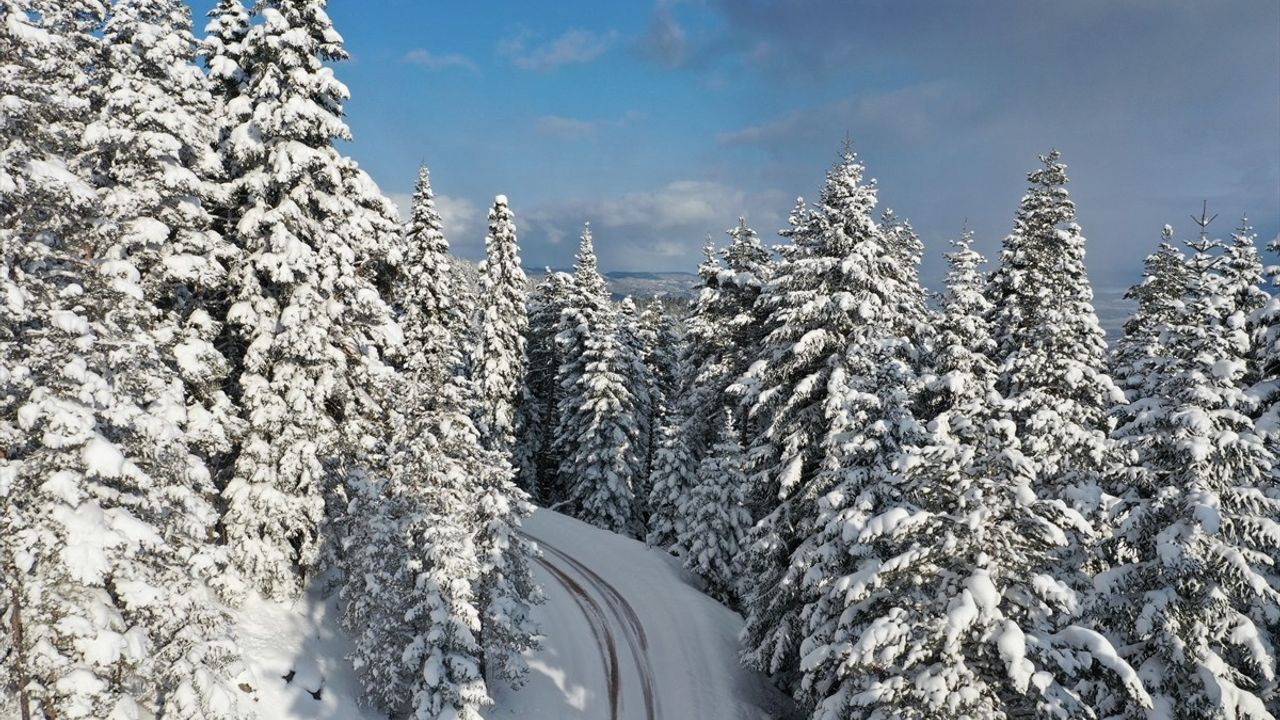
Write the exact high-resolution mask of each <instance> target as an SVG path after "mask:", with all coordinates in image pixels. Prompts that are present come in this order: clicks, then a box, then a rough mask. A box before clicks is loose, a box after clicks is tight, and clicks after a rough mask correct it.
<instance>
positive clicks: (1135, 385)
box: [1110, 225, 1186, 422]
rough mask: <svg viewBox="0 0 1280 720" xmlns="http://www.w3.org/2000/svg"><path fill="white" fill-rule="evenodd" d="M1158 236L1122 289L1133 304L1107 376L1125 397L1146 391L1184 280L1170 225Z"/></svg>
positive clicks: (1132, 397)
mask: <svg viewBox="0 0 1280 720" xmlns="http://www.w3.org/2000/svg"><path fill="white" fill-rule="evenodd" d="M1161 237H1162V242H1161V243H1160V247H1159V248H1158V249H1157V250H1156V251H1155V252H1154V253H1152V254H1150V255H1148V256H1147V259H1146V261H1145V262H1144V269H1143V273H1142V281H1141V282H1140V283H1138V284H1137V285H1134V286H1133V287H1132V288H1130V289H1129V291H1128V292H1127V293H1125V298H1126V299H1128V300H1133V301H1135V302H1136V303H1137V308H1136V309H1135V310H1134V314H1133V316H1132V317H1130V318H1129V319H1128V320H1126V321H1125V324H1124V335H1123V336H1122V337H1121V338H1120V340H1119V341H1118V342H1117V343H1116V346H1115V350H1114V351H1113V352H1112V353H1111V357H1110V370H1111V376H1112V377H1113V378H1115V381H1116V384H1117V385H1119V386H1120V388H1121V389H1122V390H1123V391H1124V393H1125V396H1126V400H1127V401H1133V400H1137V399H1138V398H1140V397H1145V396H1146V395H1148V394H1149V392H1150V388H1148V387H1146V381H1147V380H1148V379H1149V378H1151V377H1152V376H1154V375H1156V374H1157V373H1156V366H1158V365H1159V364H1161V363H1162V362H1164V359H1165V358H1167V356H1168V347H1167V345H1166V344H1165V343H1166V341H1165V340H1164V339H1162V338H1161V334H1162V333H1163V332H1164V330H1165V329H1167V327H1168V325H1169V323H1170V322H1171V321H1172V320H1173V316H1174V314H1175V313H1176V310H1177V307H1176V306H1177V303H1178V301H1179V300H1180V299H1181V297H1182V290H1183V287H1184V284H1185V275H1186V259H1185V258H1184V257H1183V255H1182V252H1181V251H1180V250H1178V248H1177V247H1175V246H1174V245H1173V244H1172V243H1171V240H1172V237H1173V228H1172V227H1170V226H1168V225H1166V226H1165V227H1164V230H1163V231H1162V235H1161ZM1122 407H1123V406H1122ZM1121 422H1123V421H1121Z"/></svg>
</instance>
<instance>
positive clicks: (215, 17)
mask: <svg viewBox="0 0 1280 720" xmlns="http://www.w3.org/2000/svg"><path fill="white" fill-rule="evenodd" d="M249 21H250V16H249V10H248V9H247V8H245V6H244V2H243V0H218V4H217V5H215V6H214V7H213V9H212V10H210V11H209V22H208V23H207V24H206V25H205V28H204V32H205V37H204V39H203V42H202V43H201V45H200V56H201V57H202V58H203V59H204V64H205V68H207V70H208V77H209V82H210V83H211V85H212V89H213V101H214V103H215V107H216V112H215V113H214V115H213V118H214V120H215V122H216V126H215V127H214V128H213V129H212V131H213V132H214V133H215V140H216V141H217V142H218V143H219V144H220V143H222V142H223V141H225V140H226V139H227V136H228V135H230V133H231V130H232V128H234V127H236V126H237V125H239V124H240V123H241V122H242V121H243V119H244V116H245V114H246V113H247V111H248V110H249V105H248V103H246V102H244V101H243V99H242V98H241V95H242V92H243V90H244V84H245V81H246V80H247V77H246V74H245V71H244V68H243V67H242V66H241V63H242V62H243V60H244V58H243V52H244V40H245V38H246V37H247V36H248V35H249Z"/></svg>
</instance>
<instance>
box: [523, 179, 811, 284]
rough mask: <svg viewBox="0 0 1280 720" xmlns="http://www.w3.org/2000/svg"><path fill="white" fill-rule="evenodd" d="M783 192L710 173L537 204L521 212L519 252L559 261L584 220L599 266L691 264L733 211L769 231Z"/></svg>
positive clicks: (539, 261) (564, 260) (565, 258)
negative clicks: (746, 185) (743, 185)
mask: <svg viewBox="0 0 1280 720" xmlns="http://www.w3.org/2000/svg"><path fill="white" fill-rule="evenodd" d="M787 205H788V199H787V197H786V196H785V195H784V194H783V193H780V192H777V191H763V192H750V191H747V190H743V189H741V188H737V187H733V186H730V185H726V184H724V183H721V182H716V181H713V180H676V181H674V182H670V183H667V184H665V185H662V186H659V187H656V188H652V189H647V190H640V191H636V192H630V193H624V194H621V195H614V196H608V197H596V198H576V199H570V200H563V201H560V202H553V203H547V204H543V205H540V206H537V207H534V208H531V209H530V210H529V211H528V212H526V213H524V222H523V225H522V227H523V228H524V229H525V232H524V233H523V234H522V236H521V241H522V243H523V247H524V248H525V251H526V252H525V257H526V259H528V260H530V262H531V263H532V264H534V265H544V264H545V265H551V266H554V267H564V266H567V265H568V263H569V262H570V260H571V256H572V248H573V240H574V239H575V238H577V236H578V233H579V232H580V231H581V230H582V223H583V222H584V221H590V222H591V226H592V227H593V228H595V229H596V250H597V251H598V252H599V253H600V261H601V264H602V266H603V267H606V268H609V269H631V268H647V269H657V270H682V269H688V268H690V267H694V266H695V265H696V264H697V259H698V257H699V253H700V249H701V247H702V243H703V239H704V238H705V237H706V235H707V234H708V233H710V234H711V235H712V236H713V237H715V238H716V239H717V240H722V238H723V232H724V229H725V228H727V227H729V225H731V224H732V222H733V219H734V218H736V217H738V216H739V215H748V216H749V217H748V219H749V220H750V221H751V222H752V223H754V224H755V226H756V227H757V228H758V229H759V230H760V231H761V235H762V236H763V237H766V238H767V237H769V236H771V235H772V234H773V230H774V229H775V228H777V227H780V225H779V224H778V223H780V222H782V220H783V217H782V213H781V211H782V210H784V209H785V208H786V207H787Z"/></svg>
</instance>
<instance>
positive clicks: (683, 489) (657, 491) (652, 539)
mask: <svg viewBox="0 0 1280 720" xmlns="http://www.w3.org/2000/svg"><path fill="white" fill-rule="evenodd" d="M679 387H685V386H684V385H681V386H679ZM685 412H687V410H686V408H685V406H684V403H678V404H677V406H676V407H675V409H673V410H672V411H671V413H669V414H668V415H667V416H666V418H665V419H664V420H663V422H662V424H661V425H659V426H658V432H657V448H656V450H655V452H654V456H653V467H652V469H651V470H650V473H649V476H650V479H651V483H652V485H651V487H650V489H649V502H648V508H649V518H648V524H647V526H646V534H645V542H646V543H648V544H649V545H651V546H652V547H656V548H661V549H663V550H666V551H667V552H669V553H672V554H674V555H677V556H684V555H685V554H686V551H685V547H684V546H683V545H682V544H681V540H682V539H684V538H687V537H688V532H687V531H686V529H685V528H686V524H687V522H688V519H687V518H686V517H685V515H684V511H683V508H686V507H688V505H687V503H688V502H689V495H690V493H691V492H692V491H693V489H694V487H695V486H696V485H697V483H698V462H697V461H696V460H695V459H694V458H693V456H692V455H691V454H690V452H689V443H688V442H686V438H685V437H684V432H685V428H686V427H687V426H688V425H689V421H688V419H687V418H686V417H685V415H684V413H685Z"/></svg>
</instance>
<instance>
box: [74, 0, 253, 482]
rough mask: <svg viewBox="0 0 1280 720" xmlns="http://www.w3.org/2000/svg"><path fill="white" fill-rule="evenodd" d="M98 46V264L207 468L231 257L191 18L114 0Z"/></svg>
mask: <svg viewBox="0 0 1280 720" xmlns="http://www.w3.org/2000/svg"><path fill="white" fill-rule="evenodd" d="M104 44H105V46H106V49H105V53H104V56H105V59H104V62H103V66H102V69H101V71H100V72H101V75H102V80H103V83H104V84H105V86H106V89H105V91H104V97H103V102H102V108H101V110H100V111H99V112H98V115H97V118H96V119H95V120H94V122H92V123H90V125H89V127H88V128H87V130H86V132H85V142H86V143H87V144H88V147H87V148H86V162H87V163H89V166H90V168H91V172H92V175H93V177H94V182H95V184H96V185H97V186H98V187H99V196H100V197H101V198H102V212H103V214H104V215H105V216H106V218H107V221H106V222H105V223H103V225H102V227H101V229H100V231H99V232H100V233H102V235H103V239H102V245H103V248H102V250H101V252H100V253H98V256H99V257H100V258H101V259H103V260H106V261H107V264H106V267H107V268H109V272H111V273H113V274H114V275H115V276H116V284H117V285H118V286H120V287H122V288H126V289H127V288H128V287H129V286H131V285H136V287H137V288H139V289H140V290H141V291H142V292H143V293H144V294H145V296H146V299H147V301H148V302H149V303H150V304H152V305H154V306H155V313H154V314H155V315H156V316H155V317H154V318H153V319H152V320H151V324H152V326H153V328H154V331H153V332H154V334H155V335H156V340H157V342H159V343H161V344H162V345H163V346H164V348H165V352H166V353H167V354H169V355H171V357H172V360H171V362H172V363H173V364H175V366H176V368H177V369H178V371H179V372H180V373H181V375H182V377H183V379H184V381H185V383H186V388H187V395H188V402H189V404H190V408H189V410H188V422H187V427H186V432H187V436H188V440H189V442H190V443H192V445H193V447H195V448H196V449H197V450H198V452H199V453H200V454H201V456H202V457H204V458H205V459H206V461H207V463H208V464H209V466H210V469H211V470H213V471H217V470H219V469H221V468H222V467H223V466H224V465H225V463H226V460H225V458H226V455H227V453H229V452H230V450H231V448H232V443H233V442H234V440H235V438H236V436H237V434H238V429H239V427H240V420H239V418H238V417H237V410H236V408H235V406H234V404H233V403H232V401H231V399H230V398H229V397H228V396H227V394H226V392H225V391H224V389H223V388H224V386H225V384H226V378H227V376H228V374H229V372H230V363H229V361H228V359H227V358H226V357H225V356H224V355H223V353H222V352H221V351H220V350H219V349H218V347H217V344H218V341H219V337H220V335H221V333H222V332H223V323H222V322H220V319H222V318H225V315H226V305H225V302H224V298H225V296H226V293H227V269H226V266H227V263H228V262H230V261H232V260H234V258H235V256H236V250H235V248H234V247H232V246H231V245H230V244H229V243H227V242H226V241H225V240H224V239H223V238H222V237H221V235H219V234H218V233H217V232H216V231H214V230H213V218H212V217H211V215H210V213H209V210H210V209H211V208H216V206H217V195H218V187H217V184H216V183H217V181H218V178H219V175H220V172H221V166H220V161H219V158H218V156H217V154H216V153H215V151H214V143H215V137H214V131H213V129H212V128H211V127H210V126H209V124H208V118H209V116H210V114H211V113H212V112H213V100H212V97H211V95H210V93H209V90H208V86H207V82H206V80H205V77H204V75H203V74H202V73H201V72H200V70H199V68H197V67H196V66H195V64H194V60H195V53H196V47H197V45H196V40H195V37H194V35H193V34H192V31H191V17H190V11H189V9H188V8H187V7H186V5H185V4H183V3H181V2H178V1H177V0H120V1H119V2H117V3H116V4H115V6H114V7H113V10H112V15H111V17H110V19H109V20H108V22H107V25H106V30H105V32H104Z"/></svg>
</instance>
